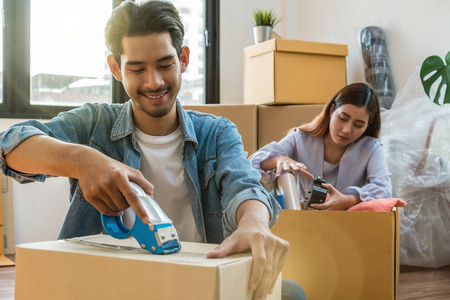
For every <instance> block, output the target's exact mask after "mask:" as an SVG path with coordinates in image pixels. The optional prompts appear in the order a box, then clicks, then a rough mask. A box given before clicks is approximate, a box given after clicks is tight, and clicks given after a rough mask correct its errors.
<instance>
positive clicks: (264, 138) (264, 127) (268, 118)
mask: <svg viewBox="0 0 450 300" xmlns="http://www.w3.org/2000/svg"><path fill="white" fill-rule="evenodd" d="M323 106H324V105H323V104H315V105H260V106H258V149H259V148H261V147H262V146H265V145H267V144H268V143H270V142H272V141H276V142H278V141H279V140H281V139H282V138H283V137H285V136H286V134H287V133H288V132H289V130H290V129H291V128H293V127H297V126H300V125H302V124H305V123H308V122H310V121H312V119H313V118H314V117H315V116H316V115H318V114H319V113H320V112H321V111H322V109H323Z"/></svg>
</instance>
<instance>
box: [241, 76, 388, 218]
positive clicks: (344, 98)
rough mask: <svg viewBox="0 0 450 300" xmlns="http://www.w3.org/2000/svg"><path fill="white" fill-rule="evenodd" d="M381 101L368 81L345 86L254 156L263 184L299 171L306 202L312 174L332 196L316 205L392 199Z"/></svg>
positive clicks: (331, 207)
mask: <svg viewBox="0 0 450 300" xmlns="http://www.w3.org/2000/svg"><path fill="white" fill-rule="evenodd" d="M380 125H381V118H380V104H379V102H378V99H377V96H376V94H375V92H374V90H373V89H372V88H371V87H370V86H369V85H368V84H366V83H354V84H350V85H348V86H346V87H344V88H343V89H342V90H340V91H339V92H338V93H337V94H336V95H335V96H334V97H333V98H332V99H331V100H330V101H329V102H328V103H327V105H326V106H325V107H324V109H323V110H322V112H321V113H320V114H319V115H318V116H316V117H315V118H314V120H313V121H312V122H310V123H308V124H305V125H302V126H300V127H297V128H294V129H292V130H291V131H290V133H289V134H288V135H287V136H286V137H285V138H283V139H282V140H281V141H280V142H278V143H277V142H272V143H270V144H268V145H266V146H264V147H263V148H261V149H260V150H258V151H257V152H256V153H254V154H253V155H252V156H250V158H249V159H250V160H251V162H252V165H253V167H254V168H256V169H258V170H259V171H260V172H261V174H262V179H261V182H262V183H264V184H270V183H271V182H273V181H274V180H275V179H276V178H277V177H278V176H280V175H281V174H282V173H284V172H288V171H291V172H294V174H295V177H296V180H297V187H298V192H299V195H301V198H302V199H301V200H304V199H305V197H306V193H307V191H308V187H309V185H310V183H311V182H312V177H314V176H320V177H322V178H325V180H326V181H327V183H326V184H323V187H325V188H327V189H328V193H329V194H330V197H329V199H328V201H326V202H325V203H323V204H312V205H311V207H313V208H316V209H323V210H346V209H348V208H350V207H352V206H354V205H356V204H358V203H359V202H361V201H368V200H371V199H379V198H390V197H392V186H391V180H390V173H389V170H388V167H387V164H386V160H385V157H384V153H383V149H382V147H381V144H380V141H379V140H378V137H379V134H380Z"/></svg>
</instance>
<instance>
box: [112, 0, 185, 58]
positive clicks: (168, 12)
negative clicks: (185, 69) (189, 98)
mask: <svg viewBox="0 0 450 300" xmlns="http://www.w3.org/2000/svg"><path fill="white" fill-rule="evenodd" d="M166 31H167V32H169V34H170V36H171V38H172V45H173V47H174V48H175V49H176V51H177V54H178V57H180V55H181V48H182V45H183V38H184V27H183V23H182V22H181V18H180V15H179V14H178V11H177V9H176V8H175V6H173V4H172V3H170V2H166V1H156V0H154V1H144V2H139V3H135V2H131V1H124V2H122V3H121V4H120V5H119V6H118V7H116V8H115V9H114V10H113V12H112V14H111V17H110V18H109V20H108V22H107V23H106V27H105V42H106V47H107V48H108V50H109V51H110V52H111V53H112V55H113V56H114V59H115V60H116V62H117V63H118V64H119V65H120V55H121V54H122V53H123V49H122V38H123V37H125V36H127V37H134V36H145V35H149V34H152V33H162V32H166Z"/></svg>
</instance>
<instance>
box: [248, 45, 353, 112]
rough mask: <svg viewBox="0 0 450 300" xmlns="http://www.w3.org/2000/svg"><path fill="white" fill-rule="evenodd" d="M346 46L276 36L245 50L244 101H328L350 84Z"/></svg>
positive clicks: (276, 102)
mask: <svg viewBox="0 0 450 300" xmlns="http://www.w3.org/2000/svg"><path fill="white" fill-rule="evenodd" d="M347 55H348V50H347V46H346V45H338V44H327V43H315V42H304V41H296V40H282V39H273V40H269V41H266V42H263V43H260V44H257V45H253V46H250V47H247V48H245V49H244V103H246V104H269V103H272V104H317V103H326V102H327V101H328V100H329V99H330V98H331V97H332V96H333V95H334V94H336V92H338V91H339V90H340V89H341V88H343V87H344V86H345V85H346V83H347V73H346V61H345V57H346V56H347Z"/></svg>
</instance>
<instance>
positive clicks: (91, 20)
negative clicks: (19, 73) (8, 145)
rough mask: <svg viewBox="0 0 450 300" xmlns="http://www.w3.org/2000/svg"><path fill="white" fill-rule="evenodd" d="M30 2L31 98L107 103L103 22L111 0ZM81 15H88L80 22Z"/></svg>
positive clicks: (49, 101)
mask: <svg viewBox="0 0 450 300" xmlns="http://www.w3.org/2000/svg"><path fill="white" fill-rule="evenodd" d="M30 4H31V6H30V7H31V10H30V11H31V14H30V16H31V18H30V25H31V29H30V75H31V94H30V104H31V105H50V106H52V105H57V106H79V105H83V104H84V103H86V102H99V103H110V102H111V99H112V97H111V81H112V76H111V74H110V71H109V67H108V65H107V63H106V56H107V49H106V46H105V39H104V34H103V30H102V28H103V27H104V26H105V24H106V22H107V20H108V18H109V16H110V15H111V11H112V5H111V0H96V1H92V0H77V1H72V2H67V1H55V0H33V1H31V2H30ZM81 16H82V20H88V21H82V22H80V21H81V18H80V17H81ZM55 25H56V26H55Z"/></svg>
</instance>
